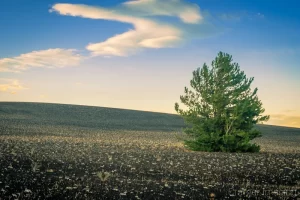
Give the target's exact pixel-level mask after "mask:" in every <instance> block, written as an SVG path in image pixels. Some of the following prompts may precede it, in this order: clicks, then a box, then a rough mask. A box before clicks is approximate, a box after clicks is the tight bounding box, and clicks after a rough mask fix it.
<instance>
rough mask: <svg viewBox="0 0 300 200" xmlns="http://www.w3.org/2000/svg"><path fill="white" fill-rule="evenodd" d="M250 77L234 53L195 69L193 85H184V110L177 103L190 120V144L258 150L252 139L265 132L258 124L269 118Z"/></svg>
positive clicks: (207, 148)
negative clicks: (242, 69) (209, 65)
mask: <svg viewBox="0 0 300 200" xmlns="http://www.w3.org/2000/svg"><path fill="white" fill-rule="evenodd" d="M253 80H254V78H253V77H252V78H250V79H248V78H247V77H246V75H245V73H244V72H243V71H241V70H240V67H239V65H238V63H234V62H233V61H232V56H231V55H229V54H226V53H223V52H219V53H218V56H217V57H216V58H215V60H213V61H212V64H211V67H210V68H209V67H208V66H207V65H206V64H205V63H204V64H203V67H202V68H198V69H197V70H195V71H193V78H192V80H191V81H190V85H191V87H192V88H193V90H190V89H188V88H187V87H185V88H184V95H182V96H180V100H181V102H182V103H183V104H184V105H185V106H186V107H187V108H188V109H187V110H183V109H180V108H179V104H178V103H175V110H176V111H177V113H179V114H180V115H181V116H182V117H183V118H184V119H185V122H186V123H187V125H188V126H187V128H186V129H185V133H186V134H187V135H188V136H189V137H188V138H189V139H187V140H185V141H184V142H185V145H186V147H187V148H189V149H191V150H195V151H223V152H258V151H259V150H260V147H259V146H258V145H256V144H253V143H250V141H251V140H252V139H254V138H256V137H259V136H261V133H260V132H259V131H258V130H256V129H254V124H257V123H258V122H263V121H267V120H268V119H269V118H270V116H268V115H265V116H263V115H262V113H264V111H265V110H264V109H263V108H262V102H261V101H260V100H259V99H258V97H257V88H255V89H254V90H253V91H252V90H251V88H250V86H251V83H252V82H253Z"/></svg>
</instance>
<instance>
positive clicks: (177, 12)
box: [123, 0, 203, 24]
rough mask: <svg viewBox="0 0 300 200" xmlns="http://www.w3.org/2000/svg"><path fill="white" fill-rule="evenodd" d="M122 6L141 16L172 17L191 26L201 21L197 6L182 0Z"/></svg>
mask: <svg viewBox="0 0 300 200" xmlns="http://www.w3.org/2000/svg"><path fill="white" fill-rule="evenodd" d="M123 5H124V6H126V7H127V8H128V9H129V10H130V11H134V12H137V13H139V14H140V15H142V16H147V15H148V16H151V15H161V16H174V17H179V18H180V19H181V20H182V21H183V22H185V23H192V24H197V23H199V22H201V21H202V20H203V16H202V15H201V13H200V9H199V6H198V5H196V4H191V3H188V2H184V1H182V0H132V1H128V2H125V3H123Z"/></svg>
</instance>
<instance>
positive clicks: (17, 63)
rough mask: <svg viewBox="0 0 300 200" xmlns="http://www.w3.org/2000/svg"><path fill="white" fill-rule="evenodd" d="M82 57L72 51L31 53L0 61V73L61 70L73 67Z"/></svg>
mask: <svg viewBox="0 0 300 200" xmlns="http://www.w3.org/2000/svg"><path fill="white" fill-rule="evenodd" d="M82 60H83V56H81V55H80V54H78V53H77V52H76V50H74V49H59V48H57V49H47V50H41V51H32V52H30V53H26V54H21V55H19V56H16V57H12V58H2V59H0V72H22V71H25V70H28V69H29V68H61V67H67V66H75V65H78V64H79V63H80V61H82Z"/></svg>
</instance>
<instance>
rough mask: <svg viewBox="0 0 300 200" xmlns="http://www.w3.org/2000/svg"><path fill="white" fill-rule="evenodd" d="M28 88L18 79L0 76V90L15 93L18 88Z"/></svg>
mask: <svg viewBox="0 0 300 200" xmlns="http://www.w3.org/2000/svg"><path fill="white" fill-rule="evenodd" d="M25 89H28V88H26V87H24V86H23V85H22V84H20V82H19V81H18V80H15V79H5V78H0V92H5V93H11V94H16V93H17V92H18V91H20V90H25Z"/></svg>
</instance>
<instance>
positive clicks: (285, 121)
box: [269, 114, 300, 128]
mask: <svg viewBox="0 0 300 200" xmlns="http://www.w3.org/2000/svg"><path fill="white" fill-rule="evenodd" d="M269 122H270V123H272V124H277V125H281V126H290V127H298V128H300V116H299V115H298V116H297V115H285V114H273V115H271V118H270V121H269Z"/></svg>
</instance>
